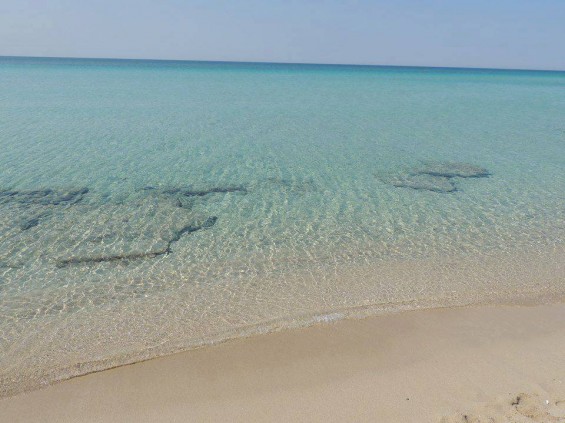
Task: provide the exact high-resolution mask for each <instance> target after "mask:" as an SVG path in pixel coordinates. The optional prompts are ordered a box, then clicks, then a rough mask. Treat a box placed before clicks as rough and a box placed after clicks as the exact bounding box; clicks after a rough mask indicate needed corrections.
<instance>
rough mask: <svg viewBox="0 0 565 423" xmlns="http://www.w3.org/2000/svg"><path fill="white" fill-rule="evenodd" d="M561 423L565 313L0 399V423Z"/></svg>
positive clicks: (451, 319) (363, 326) (545, 309)
mask: <svg viewBox="0 0 565 423" xmlns="http://www.w3.org/2000/svg"><path fill="white" fill-rule="evenodd" d="M201 421H202V422H209V421H218V422H252V421H261V422H262V421H283V422H290V421H292V422H300V421H307V422H311V421H320V422H349V421H355V422H362V421H367V422H444V423H448V422H560V421H562V422H565V305H561V304H559V305H543V306H531V307H526V306H520V307H518V306H514V307H509V306H497V307H476V308H460V309H443V310H425V311H414V312H406V313H401V314H396V315H388V316H377V317H371V318H367V319H363V320H349V321H341V322H336V323H332V324H327V325H322V326H316V327H310V328H305V329H297V330H289V331H286V332H280V333H273V334H269V335H263V336H256V337H252V338H248V339H240V340H235V341H231V342H227V343H224V344H221V345H216V346H212V347H207V348H202V349H198V350H193V351H188V352H184V353H180V354H175V355H171V356H168V357H163V358H158V359H155V360H150V361H146V362H143V363H137V364H134V365H131V366H124V367H120V368H116V369H112V370H107V371H103V372H100V373H95V374H90V375H87V376H83V377H78V378H75V379H72V380H69V381H66V382H63V383H60V384H57V385H54V386H50V387H47V388H45V389H43V390H39V391H34V392H31V393H27V394H22V395H19V396H15V397H12V398H7V399H4V400H0V422H2V423H4V422H73V423H77V422H201Z"/></svg>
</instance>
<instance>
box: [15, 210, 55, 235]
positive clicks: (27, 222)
mask: <svg viewBox="0 0 565 423" xmlns="http://www.w3.org/2000/svg"><path fill="white" fill-rule="evenodd" d="M50 215H51V213H49V212H43V213H40V214H37V215H35V216H32V217H29V218H27V219H24V220H23V221H22V222H21V223H20V229H21V230H22V231H27V230H28V229H31V228H34V227H36V226H37V225H39V223H41V220H42V219H43V218H46V217H49V216H50Z"/></svg>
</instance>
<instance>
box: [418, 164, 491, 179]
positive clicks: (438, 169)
mask: <svg viewBox="0 0 565 423" xmlns="http://www.w3.org/2000/svg"><path fill="white" fill-rule="evenodd" d="M417 173H418V174H421V175H432V176H442V177H444V178H455V177H459V178H484V177H488V176H490V172H489V171H488V170H487V169H485V168H482V167H479V166H475V165H472V164H469V163H457V162H440V163H429V164H427V165H426V166H425V167H424V168H422V169H419V170H418V171H417Z"/></svg>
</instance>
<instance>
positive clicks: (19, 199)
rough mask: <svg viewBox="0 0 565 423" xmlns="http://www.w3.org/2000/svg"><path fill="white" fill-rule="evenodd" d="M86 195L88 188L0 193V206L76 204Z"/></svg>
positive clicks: (6, 191) (5, 191)
mask: <svg viewBox="0 0 565 423" xmlns="http://www.w3.org/2000/svg"><path fill="white" fill-rule="evenodd" d="M87 193H88V188H80V189H77V190H71V191H54V190H52V189H50V188H47V189H41V190H32V191H8V190H4V191H0V204H7V203H11V202H15V203H19V204H24V205H31V204H33V205H42V206H59V205H71V204H76V203H78V202H79V201H81V200H82V199H83V197H84V196H85V195H86V194H87Z"/></svg>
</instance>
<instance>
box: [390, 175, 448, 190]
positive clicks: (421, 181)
mask: <svg viewBox="0 0 565 423" xmlns="http://www.w3.org/2000/svg"><path fill="white" fill-rule="evenodd" d="M389 183H390V184H391V185H393V186H395V187H399V188H411V189H415V190H423V191H432V192H439V193H449V192H454V191H457V187H456V186H455V184H454V183H453V182H452V181H451V180H450V179H449V178H446V177H443V176H433V175H405V176H397V177H393V178H391V180H390V181H389Z"/></svg>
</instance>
